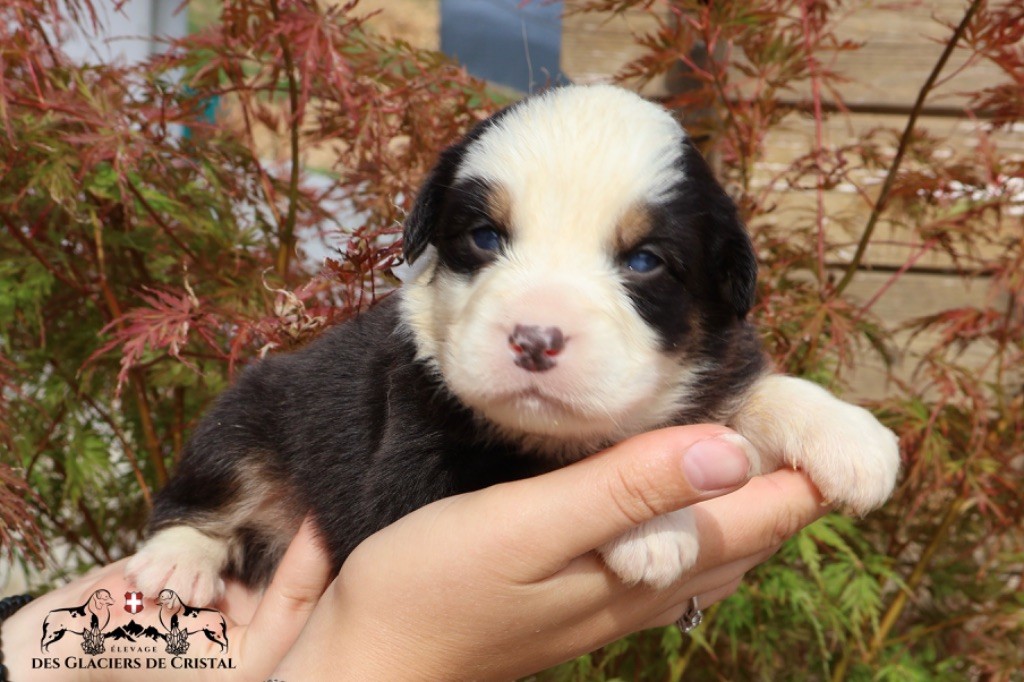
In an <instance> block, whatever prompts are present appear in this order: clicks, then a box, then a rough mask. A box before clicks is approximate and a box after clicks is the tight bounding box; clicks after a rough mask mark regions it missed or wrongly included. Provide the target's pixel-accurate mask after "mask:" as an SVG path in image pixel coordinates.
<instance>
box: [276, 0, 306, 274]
mask: <svg viewBox="0 0 1024 682" xmlns="http://www.w3.org/2000/svg"><path fill="white" fill-rule="evenodd" d="M270 9H271V11H272V12H273V13H274V20H275V21H280V20H281V11H280V9H279V8H278V4H277V0H270ZM278 43H279V44H280V45H281V56H282V57H283V59H284V68H285V72H286V73H287V74H288V104H289V106H290V109H291V120H290V122H289V133H290V135H289V136H290V142H291V162H292V167H291V177H290V178H289V179H288V213H287V214H286V215H285V219H284V224H283V225H281V226H280V229H281V231H280V234H279V235H278V246H277V275H278V277H280V278H281V280H282V281H285V282H287V281H288V280H287V276H288V266H289V264H290V263H291V257H292V252H293V251H294V250H295V221H296V216H297V212H298V200H299V162H300V150H299V142H300V140H299V126H300V125H301V120H300V118H301V117H300V116H299V114H300V112H299V85H298V83H297V82H296V78H295V60H294V59H293V58H292V51H291V50H290V49H289V48H288V43H287V42H285V39H284V38H283V37H281V38H278Z"/></svg>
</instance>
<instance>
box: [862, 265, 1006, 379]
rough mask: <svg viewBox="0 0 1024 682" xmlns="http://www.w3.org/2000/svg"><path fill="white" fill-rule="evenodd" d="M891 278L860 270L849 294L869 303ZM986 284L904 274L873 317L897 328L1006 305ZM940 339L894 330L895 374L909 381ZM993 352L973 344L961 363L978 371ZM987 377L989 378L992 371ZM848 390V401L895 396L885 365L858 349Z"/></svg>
mask: <svg viewBox="0 0 1024 682" xmlns="http://www.w3.org/2000/svg"><path fill="white" fill-rule="evenodd" d="M888 279H889V275H888V274H887V273H877V272H860V273H858V275H857V276H856V278H855V279H854V280H853V282H852V283H851V285H850V288H849V289H848V290H847V291H848V293H849V296H850V298H851V299H853V300H855V301H858V302H860V303H865V302H867V301H868V300H870V299H871V298H872V297H873V296H874V295H875V294H876V292H878V290H879V289H880V288H881V287H883V286H884V285H885V284H886V283H887V282H888ZM989 285H990V280H988V279H987V278H976V279H973V280H971V279H964V278H960V277H953V276H948V275H931V274H924V273H907V274H905V275H903V276H902V277H900V279H899V280H897V281H896V283H895V284H894V285H893V286H892V287H891V288H890V289H888V290H887V292H886V293H885V294H884V295H883V296H882V297H881V298H879V299H878V301H877V303H875V304H874V305H873V306H872V313H873V314H874V315H875V316H876V317H878V318H879V319H880V320H881V321H882V323H883V324H884V325H885V327H887V328H888V329H895V328H897V327H899V326H900V325H902V324H904V323H905V322H907V321H909V320H912V319H915V318H919V317H924V316H927V315H934V314H936V313H940V312H942V311H944V310H950V309H953V308H961V307H969V306H985V305H986V304H990V305H996V306H997V307H999V306H1005V305H1006V297H1005V296H1004V295H998V296H997V297H996V299H995V300H994V301H991V300H990V296H991V292H990V288H989ZM938 341H939V336H938V334H936V333H934V332H927V333H922V334H921V335H919V336H917V337H916V338H914V339H911V333H910V332H909V331H898V332H896V333H895V334H894V336H893V349H892V350H893V351H895V362H894V366H893V376H894V377H897V378H899V379H901V380H903V381H911V380H912V379H913V373H914V370H915V368H916V367H917V364H918V362H919V360H920V358H921V356H922V355H923V354H924V353H926V352H927V351H928V350H929V349H930V348H932V347H933V346H934V345H935V344H936V343H937V342H938ZM991 353H992V348H990V347H986V346H985V345H984V344H980V343H979V344H974V345H972V346H970V347H969V348H968V349H967V351H966V352H965V353H964V354H963V356H961V358H960V362H962V363H964V364H965V365H966V366H967V367H969V368H974V369H978V370H979V371H981V370H982V369H983V368H985V365H986V364H987V363H988V361H989V359H990V357H991ZM985 377H986V378H988V379H993V378H994V375H993V373H992V371H991V368H989V369H988V370H987V373H986V374H985ZM845 378H846V380H847V381H848V385H849V386H850V391H849V393H847V396H848V397H851V398H860V399H878V398H883V397H885V396H886V395H890V394H892V393H893V392H894V390H895V387H894V386H893V385H891V383H890V382H888V376H887V373H886V371H885V366H884V363H883V362H882V361H881V360H880V359H879V358H878V356H877V355H876V354H875V353H874V351H871V350H868V349H865V350H862V351H861V352H860V354H859V356H858V358H857V360H856V362H855V367H854V370H853V371H852V372H850V373H847V374H846V375H845Z"/></svg>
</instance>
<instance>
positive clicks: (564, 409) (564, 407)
mask: <svg viewBox="0 0 1024 682" xmlns="http://www.w3.org/2000/svg"><path fill="white" fill-rule="evenodd" d="M499 400H500V401H502V402H506V403H509V404H510V405H511V406H514V408H515V409H517V410H522V411H523V412H525V413H543V412H551V410H552V409H554V410H556V411H558V412H561V413H569V414H573V415H576V416H578V417H585V416H586V415H584V414H583V413H582V412H581V411H580V410H579V408H577V407H575V406H574V405H572V404H571V403H569V402H567V401H565V400H562V399H561V398H557V397H555V396H553V395H550V394H549V393H545V392H544V391H542V390H540V389H539V388H537V387H536V386H531V387H529V388H525V389H522V390H518V391H513V392H511V393H506V394H505V395H503V396H500V397H499Z"/></svg>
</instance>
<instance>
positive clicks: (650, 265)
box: [626, 249, 662, 273]
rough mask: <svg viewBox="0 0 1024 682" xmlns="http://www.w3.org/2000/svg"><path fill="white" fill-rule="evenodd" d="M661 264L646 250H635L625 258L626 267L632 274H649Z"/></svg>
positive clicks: (659, 260) (658, 259)
mask: <svg viewBox="0 0 1024 682" xmlns="http://www.w3.org/2000/svg"><path fill="white" fill-rule="evenodd" d="M661 263H662V261H661V259H660V258H658V257H657V256H656V255H654V253H652V252H651V251H648V250H647V249H637V250H636V251H634V252H633V253H631V254H629V255H627V256H626V267H627V268H629V269H630V270H632V271H633V272H640V273H643V272H651V271H652V270H654V269H655V268H657V267H658V266H659V265H661Z"/></svg>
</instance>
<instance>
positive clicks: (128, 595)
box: [124, 592, 145, 614]
mask: <svg viewBox="0 0 1024 682" xmlns="http://www.w3.org/2000/svg"><path fill="white" fill-rule="evenodd" d="M144 608H145V607H144V606H143V605H142V593H141V592H125V593H124V610H125V611H127V612H128V613H131V614H136V613H138V612H139V611H141V610H142V609H144Z"/></svg>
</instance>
